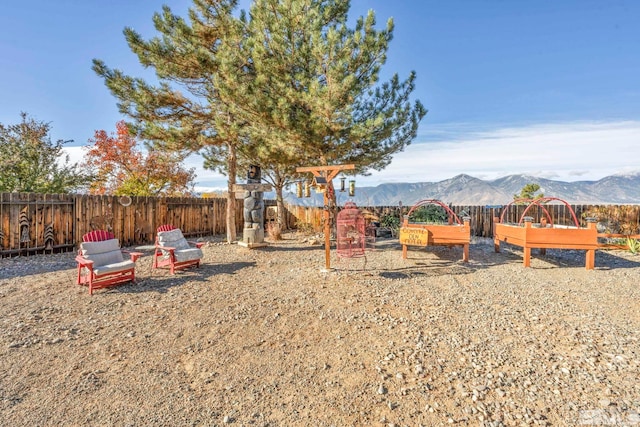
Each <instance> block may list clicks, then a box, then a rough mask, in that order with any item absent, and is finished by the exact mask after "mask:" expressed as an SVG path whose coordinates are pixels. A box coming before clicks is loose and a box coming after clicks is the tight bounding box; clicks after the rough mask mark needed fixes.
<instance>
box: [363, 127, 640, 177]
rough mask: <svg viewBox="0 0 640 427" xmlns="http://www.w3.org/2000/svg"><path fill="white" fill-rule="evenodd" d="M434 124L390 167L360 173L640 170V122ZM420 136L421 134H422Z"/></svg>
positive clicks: (586, 173)
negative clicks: (477, 126)
mask: <svg viewBox="0 0 640 427" xmlns="http://www.w3.org/2000/svg"><path fill="white" fill-rule="evenodd" d="M463 129H464V130H462V131H458V130H456V129H455V128H453V127H452V126H447V127H441V128H437V129H434V134H435V135H437V138H436V139H435V140H433V139H432V140H431V141H428V142H424V139H426V136H428V134H429V132H430V131H429V130H428V128H427V135H426V136H425V135H421V137H420V138H422V139H423V142H420V141H416V142H414V143H413V144H412V145H410V146H409V147H407V149H406V150H405V151H404V152H402V153H399V154H397V155H396V156H395V157H394V160H393V162H392V163H391V165H389V166H388V167H387V169H385V170H384V171H381V172H374V173H373V174H372V175H371V176H370V177H363V178H362V179H360V182H361V183H360V186H368V185H378V184H380V183H382V182H421V181H422V182H424V181H431V182H437V181H441V180H444V179H448V178H451V177H454V176H456V175H458V174H461V173H465V174H468V175H472V176H475V177H477V178H481V179H495V178H499V177H502V176H505V175H510V174H520V173H523V174H529V175H535V176H539V177H543V178H549V179H556V180H562V181H576V180H597V179H600V178H603V177H604V176H607V175H613V174H616V173H624V172H633V171H637V170H640V164H639V160H640V122H632V121H628V122H611V123H564V124H546V125H532V126H524V127H517V128H516V127H514V128H502V129H494V130H484V129H483V130H480V131H477V132H475V131H473V130H471V129H469V127H468V126H463ZM420 138H419V139H420Z"/></svg>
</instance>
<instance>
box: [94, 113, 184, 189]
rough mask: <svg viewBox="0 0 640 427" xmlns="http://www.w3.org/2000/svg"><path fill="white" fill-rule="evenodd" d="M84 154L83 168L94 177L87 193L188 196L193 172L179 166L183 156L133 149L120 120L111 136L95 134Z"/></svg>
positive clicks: (135, 147) (126, 130) (127, 131)
mask: <svg viewBox="0 0 640 427" xmlns="http://www.w3.org/2000/svg"><path fill="white" fill-rule="evenodd" d="M89 142H90V143H91V144H92V145H90V146H88V147H87V153H86V154H85V161H86V166H87V167H88V168H89V169H90V170H91V171H92V172H93V173H94V174H95V180H94V181H93V182H92V184H91V186H90V188H89V192H90V193H91V194H113V195H116V196H120V195H128V196H186V195H192V194H193V192H192V188H193V180H194V178H195V171H194V169H185V168H184V167H183V166H182V161H183V160H184V155H182V154H179V153H175V152H164V151H158V150H154V149H151V148H149V149H148V150H147V151H143V150H140V149H138V148H137V141H136V139H135V137H134V136H132V135H131V134H130V133H129V129H128V127H127V124H126V123H125V122H124V121H120V122H118V123H116V132H115V134H114V133H112V134H111V135H109V134H107V132H106V131H104V130H98V131H96V132H95V135H94V138H93V139H90V140H89Z"/></svg>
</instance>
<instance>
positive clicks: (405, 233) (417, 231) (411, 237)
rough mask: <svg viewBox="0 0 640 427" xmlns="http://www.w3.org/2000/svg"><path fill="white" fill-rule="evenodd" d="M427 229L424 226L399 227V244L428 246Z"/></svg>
mask: <svg viewBox="0 0 640 427" xmlns="http://www.w3.org/2000/svg"><path fill="white" fill-rule="evenodd" d="M428 242H429V230H427V229H425V228H413V227H401V228H400V244H401V245H407V246H428Z"/></svg>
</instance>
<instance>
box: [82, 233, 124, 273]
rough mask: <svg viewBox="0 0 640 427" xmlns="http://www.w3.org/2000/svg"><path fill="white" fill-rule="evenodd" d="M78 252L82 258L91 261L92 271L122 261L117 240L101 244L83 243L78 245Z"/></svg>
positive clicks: (105, 241) (104, 241)
mask: <svg viewBox="0 0 640 427" xmlns="http://www.w3.org/2000/svg"><path fill="white" fill-rule="evenodd" d="M80 250H81V253H82V256H83V257H85V258H86V259H88V260H91V261H93V265H94V269H95V268H96V267H102V266H105V265H108V264H117V263H120V262H123V261H124V257H123V256H122V251H121V250H120V242H118V239H109V240H103V241H102V242H83V243H81V244H80Z"/></svg>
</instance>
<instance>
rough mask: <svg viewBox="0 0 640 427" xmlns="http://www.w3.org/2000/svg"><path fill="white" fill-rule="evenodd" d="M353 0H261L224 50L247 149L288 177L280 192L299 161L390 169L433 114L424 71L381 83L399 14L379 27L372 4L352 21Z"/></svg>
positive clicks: (223, 76)
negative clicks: (418, 90) (419, 86)
mask: <svg viewBox="0 0 640 427" xmlns="http://www.w3.org/2000/svg"><path fill="white" fill-rule="evenodd" d="M349 7H350V2H349V1H348V0H255V1H254V3H253V5H252V6H251V9H250V14H249V19H248V20H244V21H242V23H243V24H244V36H243V38H242V43H241V44H239V45H237V46H232V45H228V44H227V45H223V46H221V48H220V51H219V52H218V54H219V57H224V58H225V60H223V61H221V62H220V63H221V69H220V72H219V73H218V74H217V75H216V81H217V86H218V89H219V91H220V94H221V96H222V97H223V98H225V99H227V102H228V104H229V105H232V106H233V110H232V111H233V113H234V114H235V116H236V117H237V118H241V119H243V120H244V122H245V123H247V128H246V129H245V130H246V131H247V134H248V135H249V137H248V141H249V142H251V144H248V145H245V146H243V153H246V155H249V156H253V157H255V158H257V159H260V162H259V163H260V164H261V165H262V166H263V170H265V169H266V170H274V171H276V170H277V171H278V173H279V176H284V177H286V178H285V179H280V181H279V183H277V184H276V192H277V193H278V200H279V201H281V197H282V192H281V190H282V187H280V188H278V186H279V185H280V186H284V185H286V183H287V182H288V181H287V178H291V177H293V176H295V167H296V166H312V165H333V164H346V163H354V164H355V165H356V173H360V174H368V173H370V171H371V170H381V169H383V168H385V167H386V166H387V165H388V164H389V163H390V162H391V160H392V156H393V155H394V154H395V153H397V152H399V151H401V150H403V149H404V148H405V147H406V146H407V145H408V144H409V143H410V142H411V141H412V140H413V138H415V136H416V133H417V129H418V124H419V122H420V120H421V119H422V118H423V117H424V115H425V114H426V110H425V109H424V107H423V106H422V104H421V103H420V102H419V101H415V102H414V103H411V101H410V95H411V93H412V91H413V90H414V83H415V77H416V76H415V73H413V72H412V73H411V74H410V75H409V76H408V77H407V79H406V80H404V81H401V80H400V79H399V77H398V76H397V74H396V75H393V76H392V77H391V79H390V80H389V81H388V82H385V83H383V84H381V85H379V84H378V80H379V75H380V70H381V67H382V66H383V65H384V64H385V62H386V52H387V49H388V45H389V42H390V41H391V38H392V33H393V21H392V20H391V19H390V20H389V21H388V23H387V26H386V29H384V30H376V28H375V26H376V21H375V15H374V13H373V11H370V12H369V13H368V15H367V16H366V17H364V18H363V17H360V18H359V19H358V20H357V21H356V24H355V28H354V29H351V28H349V27H348V25H347V13H348V11H349ZM238 64H242V65H241V67H239V68H238ZM264 142H267V143H266V144H265V143H264ZM333 194H335V193H333Z"/></svg>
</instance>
